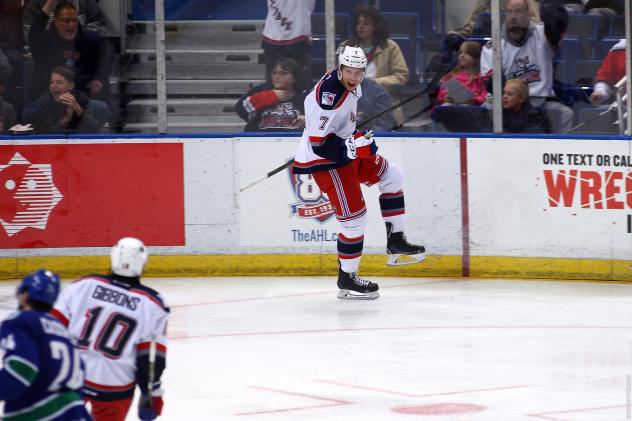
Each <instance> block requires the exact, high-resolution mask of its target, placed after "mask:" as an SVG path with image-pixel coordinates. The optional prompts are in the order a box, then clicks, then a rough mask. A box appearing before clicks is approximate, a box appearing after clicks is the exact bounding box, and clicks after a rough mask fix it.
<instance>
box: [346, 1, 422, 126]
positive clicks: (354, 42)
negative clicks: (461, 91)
mask: <svg viewBox="0 0 632 421" xmlns="http://www.w3.org/2000/svg"><path fill="white" fill-rule="evenodd" d="M347 45H349V46H352V47H361V48H362V49H363V50H364V54H365V55H366V58H367V60H368V65H367V68H366V77H368V78H369V79H375V81H376V82H377V83H379V84H380V85H382V86H384V87H385V88H386V90H387V91H388V92H389V94H390V95H391V97H392V98H393V101H395V102H399V101H400V94H399V92H400V89H401V87H402V86H404V85H405V84H406V82H408V73H409V72H408V65H407V64H406V60H405V59H404V55H403V54H402V50H401V49H400V48H399V45H397V43H396V42H395V41H393V40H391V39H389V35H388V28H387V26H386V20H385V19H384V16H382V14H381V13H380V12H379V11H378V10H377V9H376V8H374V7H372V6H358V7H357V8H356V13H355V25H354V36H353V38H351V39H348V40H346V41H343V42H342V43H341V44H340V47H339V51H342V49H343V48H344V47H345V46H347ZM395 120H396V121H397V124H402V123H403V121H404V114H403V113H402V110H401V108H399V109H397V110H395Z"/></svg>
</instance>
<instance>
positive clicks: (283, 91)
mask: <svg viewBox="0 0 632 421" xmlns="http://www.w3.org/2000/svg"><path fill="white" fill-rule="evenodd" d="M266 79H267V81H266V83H264V84H262V85H258V86H255V87H254V88H252V89H250V90H249V91H248V92H247V93H246V94H245V95H244V96H242V97H241V98H240V99H239V101H237V104H236V105H235V109H236V111H237V114H238V115H239V117H241V118H243V119H244V120H245V121H246V126H245V127H244V131H246V132H261V131H271V132H278V131H294V132H298V131H301V130H303V127H305V109H304V106H303V102H304V101H305V97H306V96H307V93H308V91H307V90H306V87H307V86H306V83H305V82H304V77H302V76H301V71H300V67H299V65H298V63H297V62H296V61H294V60H292V59H291V58H285V57H281V58H278V59H277V60H276V61H275V62H274V64H273V66H272V72H271V73H270V74H269V75H268V76H267V78H266Z"/></svg>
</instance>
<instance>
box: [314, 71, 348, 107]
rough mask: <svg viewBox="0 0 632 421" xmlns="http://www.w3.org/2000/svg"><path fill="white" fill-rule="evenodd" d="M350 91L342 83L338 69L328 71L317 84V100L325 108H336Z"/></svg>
mask: <svg viewBox="0 0 632 421" xmlns="http://www.w3.org/2000/svg"><path fill="white" fill-rule="evenodd" d="M348 94H349V92H348V91H347V89H345V87H344V86H343V85H342V83H340V81H339V80H338V77H337V76H336V70H332V71H330V72H329V73H327V74H326V75H325V76H323V78H322V79H321V80H320V81H319V82H318V84H317V85H316V101H318V106H319V107H320V108H322V109H323V110H334V109H336V108H338V107H339V106H341V105H342V103H343V102H344V100H345V99H346V98H347V95H348Z"/></svg>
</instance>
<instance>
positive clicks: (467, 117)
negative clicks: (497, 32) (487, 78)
mask: <svg viewBox="0 0 632 421" xmlns="http://www.w3.org/2000/svg"><path fill="white" fill-rule="evenodd" d="M480 57H481V45H480V43H478V42H476V41H465V42H464V43H462V44H461V47H460V48H459V61H458V64H457V66H456V68H455V69H454V70H453V71H451V72H450V73H448V74H447V75H445V76H444V77H443V78H442V79H441V85H440V87H439V90H438V92H437V102H438V104H439V105H440V106H441V109H440V110H439V109H438V107H437V108H435V109H434V110H433V112H432V119H433V120H435V121H437V122H439V123H441V124H443V126H444V127H445V128H446V129H447V130H448V131H458V132H478V131H481V129H482V127H486V126H487V119H488V117H487V110H474V109H463V108H464V107H462V106H459V105H474V106H480V105H482V104H483V103H484V102H485V99H486V98H487V89H486V88H485V82H484V80H483V77H482V76H481V71H480V66H479V63H480ZM451 95H454V96H455V97H453V96H451ZM454 105H457V106H454Z"/></svg>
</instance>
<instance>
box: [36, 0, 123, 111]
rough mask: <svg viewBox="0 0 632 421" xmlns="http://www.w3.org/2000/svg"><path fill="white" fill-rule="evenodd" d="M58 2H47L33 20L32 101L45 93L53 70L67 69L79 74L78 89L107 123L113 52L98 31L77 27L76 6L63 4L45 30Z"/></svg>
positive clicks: (76, 83)
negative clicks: (60, 67) (33, 66)
mask: <svg viewBox="0 0 632 421" xmlns="http://www.w3.org/2000/svg"><path fill="white" fill-rule="evenodd" d="M56 3H57V0H47V1H46V3H44V6H43V7H42V9H41V10H40V11H39V14H37V15H36V16H35V18H34V20H33V24H32V25H31V29H30V32H29V41H30V45H31V50H32V53H33V59H34V60H35V69H34V72H33V80H32V84H31V89H30V94H29V100H31V101H32V100H33V99H34V98H37V97H39V96H40V95H41V94H42V93H43V92H45V91H46V87H47V85H48V81H49V78H50V74H51V71H52V70H53V69H54V68H56V67H57V66H65V67H67V68H69V69H71V70H73V71H74V72H75V74H76V82H75V85H76V88H77V90H79V91H82V92H84V93H85V94H86V95H88V96H89V97H90V98H91V99H92V100H98V101H94V103H93V109H94V112H95V117H96V118H97V119H98V120H99V122H102V123H104V122H105V121H107V120H108V118H109V117H110V114H111V113H110V110H109V106H108V105H107V104H108V103H109V102H110V96H111V91H110V84H109V76H110V71H111V68H112V62H113V51H112V48H111V45H110V44H109V42H107V40H106V39H104V38H103V37H101V36H100V35H98V34H97V33H96V32H91V31H84V30H83V28H82V27H81V26H80V25H79V24H78V19H79V18H78V15H77V9H76V7H75V6H74V5H73V4H72V3H69V2H67V1H62V2H60V3H59V4H57V6H56V7H55V10H54V12H53V14H54V17H55V19H54V21H53V25H52V26H51V27H50V28H49V29H46V27H47V23H48V15H49V13H50V10H51V7H52V6H53V4H56Z"/></svg>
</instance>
